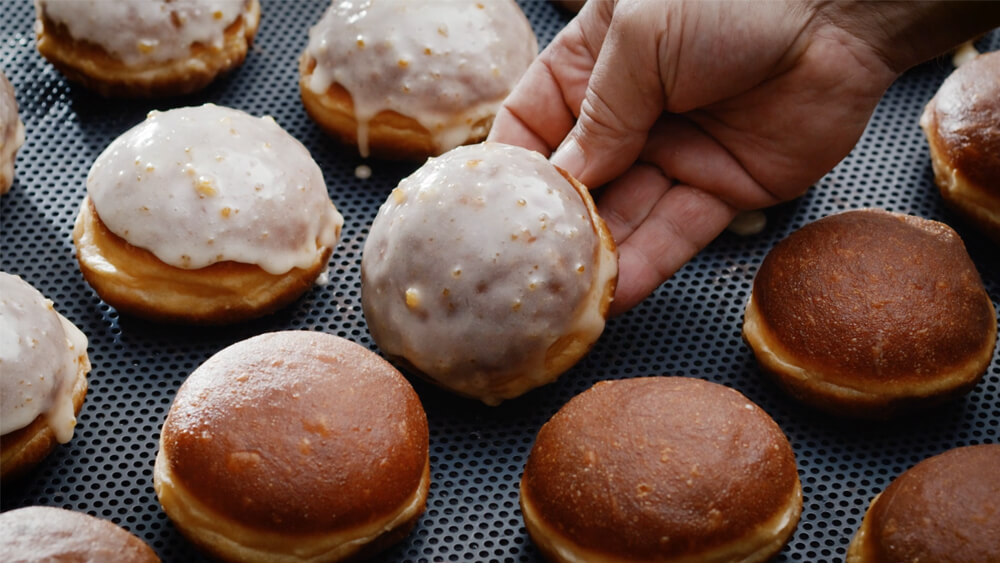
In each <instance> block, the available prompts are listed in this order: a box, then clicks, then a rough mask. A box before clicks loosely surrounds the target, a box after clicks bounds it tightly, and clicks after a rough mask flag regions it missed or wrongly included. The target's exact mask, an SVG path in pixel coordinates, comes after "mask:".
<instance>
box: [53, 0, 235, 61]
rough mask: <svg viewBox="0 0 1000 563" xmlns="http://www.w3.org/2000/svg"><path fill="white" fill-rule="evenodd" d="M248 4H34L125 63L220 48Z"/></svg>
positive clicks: (91, 0)
mask: <svg viewBox="0 0 1000 563" xmlns="http://www.w3.org/2000/svg"><path fill="white" fill-rule="evenodd" d="M249 5H250V2H249V1H248V0H113V1H108V0H35V6H36V10H38V12H39V14H40V15H42V16H43V17H44V18H46V19H47V20H48V21H50V22H52V23H55V24H57V25H62V26H65V27H66V29H67V30H68V31H69V34H70V35H71V36H73V38H74V39H76V40H79V41H87V42H88V43H92V44H94V45H97V46H99V47H101V48H103V49H104V50H105V51H107V52H108V54H110V55H112V56H113V57H115V58H117V59H119V60H121V61H122V62H124V63H126V64H135V65H140V64H144V63H145V64H148V63H159V62H164V61H171V60H176V59H181V58H184V57H187V56H188V55H189V54H190V50H191V47H192V46H194V45H196V44H201V45H204V46H210V47H212V48H215V49H221V48H222V45H223V43H224V42H225V30H226V28H227V27H229V25H230V24H232V23H233V22H234V21H236V18H238V17H240V16H241V15H243V14H244V13H246V12H247V10H248V7H249Z"/></svg>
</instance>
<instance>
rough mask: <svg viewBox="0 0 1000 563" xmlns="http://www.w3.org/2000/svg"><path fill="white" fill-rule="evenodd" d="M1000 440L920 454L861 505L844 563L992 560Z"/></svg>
mask: <svg viewBox="0 0 1000 563" xmlns="http://www.w3.org/2000/svg"><path fill="white" fill-rule="evenodd" d="M998 467H1000V444H986V445H978V446H965V447H961V448H955V449H952V450H948V451H946V452H944V453H942V454H938V455H936V456H933V457H930V458H927V459H925V460H923V461H921V462H920V463H918V464H916V465H915V466H913V467H911V468H910V469H909V470H907V471H906V472H905V473H903V474H902V475H900V476H899V477H897V478H896V479H895V480H894V481H893V482H892V483H891V484H890V485H889V486H888V487H886V489H885V490H884V491H882V493H880V494H879V495H877V496H876V497H875V498H874V499H873V500H872V502H871V504H870V505H869V506H868V511H867V512H866V513H865V517H864V519H863V520H862V522H861V527H860V528H859V529H858V531H857V533H856V534H855V535H854V539H853V540H852V541H851V544H850V547H849V548H848V550H847V563H910V562H912V561H936V562H940V563H947V562H958V561H970V562H971V561H976V562H983V563H986V562H993V561H1000V480H998V479H997V468H998Z"/></svg>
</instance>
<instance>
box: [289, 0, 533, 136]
mask: <svg viewBox="0 0 1000 563" xmlns="http://www.w3.org/2000/svg"><path fill="white" fill-rule="evenodd" d="M537 51H538V43H537V41H536V39H535V36H534V33H533V32H532V30H531V25H530V24H529V23H528V20H527V18H525V16H524V13H523V12H521V10H520V8H518V6H517V5H516V4H515V3H514V2H513V1H512V0H489V1H485V0H480V1H475V0H461V1H455V0H426V1H420V2H417V1H412V0H409V1H408V0H402V1H400V0H396V1H385V0H344V1H339V2H334V3H333V4H331V5H330V7H329V8H328V9H327V11H326V12H325V13H324V14H323V17H322V18H321V19H320V21H319V22H318V23H317V24H316V25H315V26H313V28H312V29H310V30H309V44H308V46H307V47H306V53H307V54H308V55H309V56H311V57H312V58H314V59H315V60H316V68H315V69H314V70H313V73H312V76H311V77H309V79H308V82H307V86H308V88H309V89H310V90H312V91H313V92H316V93H317V94H322V93H324V92H326V91H327V89H328V88H329V87H330V86H331V85H332V84H335V83H336V84H339V85H341V86H343V87H344V89H346V90H347V91H348V92H349V93H350V94H351V98H352V100H353V103H354V114H355V119H356V120H357V123H358V146H359V149H360V151H361V154H362V155H363V156H367V154H368V122H369V121H371V120H372V119H373V118H374V117H375V116H376V115H378V114H379V113H380V112H383V111H387V110H391V111H395V112H397V113H400V114H402V115H405V116H408V117H411V118H413V119H415V120H417V122H419V123H420V124H421V125H422V126H423V127H424V128H425V129H427V131H429V132H430V133H431V135H432V136H433V137H434V139H435V142H436V144H437V145H438V149H439V152H444V151H446V150H448V149H450V148H452V147H455V146H458V145H459V144H461V143H462V142H465V140H466V139H468V138H470V137H471V136H472V134H473V132H474V131H473V130H474V128H476V127H477V126H478V127H483V125H482V122H483V121H484V120H486V121H488V120H489V118H490V117H491V116H493V115H494V114H495V113H496V110H497V107H498V106H499V104H500V102H501V101H502V100H503V98H504V97H506V95H507V94H508V93H509V92H510V89H511V88H512V87H513V85H514V83H516V82H517V80H518V79H519V78H520V77H521V74H523V73H524V71H525V70H526V69H527V68H528V65H529V64H530V63H531V61H532V60H533V59H534V57H535V55H536V54H537ZM456 114H457V115H456Z"/></svg>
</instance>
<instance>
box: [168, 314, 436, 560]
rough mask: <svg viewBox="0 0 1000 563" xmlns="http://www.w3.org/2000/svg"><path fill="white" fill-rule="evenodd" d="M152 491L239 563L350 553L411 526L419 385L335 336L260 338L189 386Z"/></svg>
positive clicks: (421, 497) (181, 524) (419, 506)
mask: <svg viewBox="0 0 1000 563" xmlns="http://www.w3.org/2000/svg"><path fill="white" fill-rule="evenodd" d="M153 477H154V487H155V489H156V494H157V496H158V497H159V500H160V503H161V504H162V506H163V509H164V511H165V512H166V513H167V515H168V516H169V517H170V518H171V520H173V522H174V524H175V525H176V526H177V527H178V529H179V530H180V531H181V532H183V533H184V535H186V536H187V537H188V538H190V539H191V541H193V542H194V543H195V544H197V545H198V546H199V547H201V548H202V549H204V550H205V551H207V552H208V553H211V554H212V555H213V556H215V557H219V558H221V559H224V560H230V561H261V562H283V561H339V560H342V559H345V558H356V557H362V556H370V555H372V554H373V553H374V552H376V551H378V550H380V549H382V548H384V547H386V546H388V545H389V544H391V543H393V542H395V541H398V540H400V539H402V538H403V537H405V536H406V534H408V533H409V531H410V530H412V528H413V526H414V525H415V524H416V521H417V519H418V518H419V517H420V515H421V514H422V513H423V511H424V506H425V502H426V499H427V491H428V487H429V483H430V466H429V457H428V430H427V418H426V416H425V415H424V410H423V407H422V406H421V404H420V400H419V398H418V397H417V395H416V393H415V392H414V391H413V388H412V387H411V386H410V384H409V383H408V382H407V381H406V379H404V378H403V376H402V375H401V374H400V373H399V372H398V371H396V370H395V369H394V368H393V367H392V366H391V365H390V364H389V363H388V362H386V361H385V360H383V359H382V358H380V357H379V356H378V355H376V354H374V353H373V352H371V351H369V350H367V349H365V348H363V347H361V346H359V345H357V344H355V343H353V342H350V341H347V340H344V339H343V338H339V337H337V336H333V335H329V334H323V333H315V332H306V331H288V332H274V333H267V334H262V335H260V336H256V337H254V338H251V339H249V340H244V341H242V342H238V343H236V344H233V345H232V346H230V347H228V348H226V349H224V350H222V351H221V352H219V353H217V354H215V355H214V356H212V357H211V358H209V359H208V360H207V361H206V362H205V363H204V364H202V365H201V366H200V367H199V368H198V369H196V370H195V371H194V372H193V373H192V374H191V376H190V377H189V378H188V379H187V381H185V382H184V384H183V385H182V386H181V388H180V390H179V391H178V392H177V396H176V398H175V399H174V404H173V406H172V407H171V408H170V412H169V413H168V415H167V419H166V422H164V424H163V431H162V433H161V437H160V451H159V454H158V455H157V458H156V466H155V469H154V475H153Z"/></svg>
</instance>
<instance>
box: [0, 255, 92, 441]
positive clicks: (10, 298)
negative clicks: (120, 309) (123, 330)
mask: <svg viewBox="0 0 1000 563" xmlns="http://www.w3.org/2000/svg"><path fill="white" fill-rule="evenodd" d="M86 353H87V338H86V337H85V336H84V335H83V333H82V332H80V330H79V329H77V328H76V327H75V326H74V325H73V323H71V322H69V321H68V320H66V319H65V318H64V317H63V316H62V315H60V314H59V313H57V312H56V311H55V309H54V308H53V307H52V302H51V301H49V300H48V299H46V298H45V297H43V296H42V294H41V293H39V292H38V290H37V289H35V288H33V287H31V285H29V284H28V283H27V282H25V281H24V280H22V279H21V278H19V277H18V276H13V275H10V274H7V273H4V272H0V413H2V416H0V435H6V434H8V433H10V432H13V431H14V430H18V429H20V428H24V427H25V426H28V425H29V424H31V423H32V422H33V421H34V420H35V419H36V418H38V416H39V415H45V417H46V419H47V421H48V425H49V427H50V428H51V429H52V432H53V434H55V437H56V439H57V440H58V441H59V442H60V443H66V442H68V441H69V440H70V439H71V438H72V437H73V427H74V426H75V425H76V415H75V412H74V408H73V385H74V383H75V382H76V378H77V373H78V372H79V371H80V369H81V365H80V364H81V362H86ZM88 366H89V364H88Z"/></svg>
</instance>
